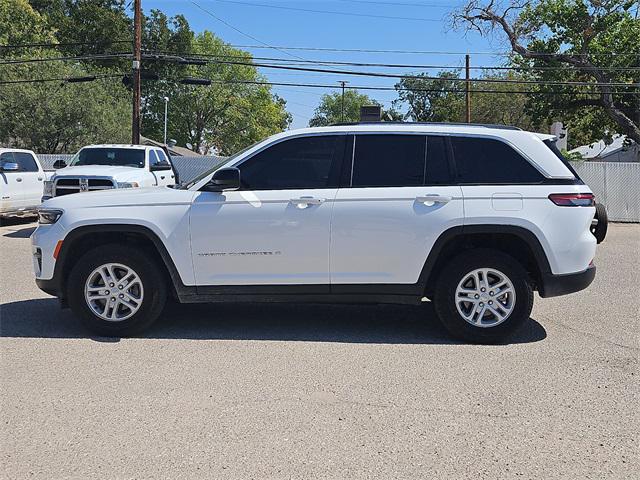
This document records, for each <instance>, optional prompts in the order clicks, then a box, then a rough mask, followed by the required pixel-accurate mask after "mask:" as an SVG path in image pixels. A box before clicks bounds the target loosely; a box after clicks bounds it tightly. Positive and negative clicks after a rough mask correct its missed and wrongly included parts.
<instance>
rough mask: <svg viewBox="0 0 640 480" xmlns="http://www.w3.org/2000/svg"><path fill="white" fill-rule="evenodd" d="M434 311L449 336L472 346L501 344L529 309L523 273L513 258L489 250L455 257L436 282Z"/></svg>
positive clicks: (530, 299)
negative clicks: (473, 344)
mask: <svg viewBox="0 0 640 480" xmlns="http://www.w3.org/2000/svg"><path fill="white" fill-rule="evenodd" d="M434 303H435V309H436V312H437V314H438V317H439V318H440V320H441V321H442V323H443V324H444V326H445V328H446V329H447V330H448V331H449V332H450V333H451V334H452V335H454V336H456V337H458V338H462V339H464V340H466V341H470V342H474V343H495V342H500V341H503V340H504V339H505V338H506V337H508V336H509V335H511V334H512V333H513V332H514V331H516V330H517V329H518V328H520V327H521V326H522V325H523V323H524V322H525V321H526V320H527V319H528V318H529V315H530V313H531V309H532V308H533V290H532V288H531V284H530V281H529V276H528V274H527V272H526V271H525V270H524V268H522V266H521V265H520V263H519V262H518V261H516V260H515V259H514V258H512V257H510V256H508V255H505V254H503V253H502V252H499V251H496V250H490V249H474V250H469V251H467V252H464V253H462V254H460V255H458V256H457V257H455V258H454V259H453V260H452V261H451V262H450V263H449V264H448V265H447V266H446V267H445V268H444V270H443V272H442V274H441V275H440V277H439V279H438V284H437V287H436V291H435V296H434Z"/></svg>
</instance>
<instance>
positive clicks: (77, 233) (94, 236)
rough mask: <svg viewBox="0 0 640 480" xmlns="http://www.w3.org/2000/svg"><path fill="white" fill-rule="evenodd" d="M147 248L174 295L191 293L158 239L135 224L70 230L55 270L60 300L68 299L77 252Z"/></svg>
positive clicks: (103, 225)
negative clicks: (106, 247) (104, 247)
mask: <svg viewBox="0 0 640 480" xmlns="http://www.w3.org/2000/svg"><path fill="white" fill-rule="evenodd" d="M123 241H125V242H126V243H127V245H134V246H139V247H142V248H144V251H145V252H147V253H149V254H151V255H152V256H154V257H155V258H156V259H157V260H159V261H160V264H161V266H162V268H163V270H164V271H165V272H166V274H167V279H168V280H169V282H170V286H171V287H172V288H173V293H174V294H175V295H178V296H179V295H180V294H181V293H184V292H185V291H186V290H188V287H186V286H185V285H184V283H183V281H182V278H181V277H180V274H179V272H178V269H177V268H176V265H175V263H174V262H173V259H172V258H171V255H170V254H169V252H168V250H167V248H166V246H165V245H164V243H163V242H162V240H161V239H160V238H159V237H158V235H157V234H156V233H155V232H154V231H153V230H151V229H150V228H148V227H146V226H142V225H135V224H102V225H84V226H80V227H77V228H75V229H73V230H71V231H70V232H69V233H68V234H67V235H66V236H65V238H64V241H63V242H62V247H61V249H60V252H59V254H58V259H57V261H56V265H55V269H54V279H56V284H57V285H56V290H57V292H58V296H59V297H60V298H61V299H64V298H65V297H66V285H67V280H68V278H69V274H70V272H71V269H72V268H73V266H74V265H75V263H76V261H77V260H78V258H79V255H75V252H78V251H79V252H83V253H84V252H85V251H87V250H89V249H92V248H95V247H99V246H100V245H107V244H113V243H122V242H123Z"/></svg>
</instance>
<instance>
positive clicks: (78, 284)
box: [67, 245, 167, 336]
mask: <svg viewBox="0 0 640 480" xmlns="http://www.w3.org/2000/svg"><path fill="white" fill-rule="evenodd" d="M67 285H68V288H67V296H68V299H69V306H70V307H71V309H72V310H73V312H74V313H75V314H76V315H77V316H78V317H80V320H81V321H82V322H83V323H84V325H85V326H86V327H87V328H89V329H90V330H92V331H94V332H96V333H98V334H100V335H105V336H129V335H133V334H135V333H138V332H140V331H142V330H144V329H145V328H147V327H148V326H150V325H151V324H152V323H153V322H154V321H155V320H156V319H157V318H158V317H159V316H160V314H161V313H162V310H163V308H164V305H165V302H166V297H167V287H166V283H165V276H164V275H163V272H162V270H161V269H160V268H159V267H158V265H157V264H156V262H155V261H154V260H153V259H152V258H150V257H149V256H147V255H146V254H145V253H144V252H143V251H141V250H138V249H136V248H131V247H124V246H121V245H104V246H101V247H97V248H95V249H93V250H90V251H89V252H87V253H86V254H85V255H83V256H82V257H81V258H80V259H79V260H78V262H77V263H76V264H75V265H74V267H73V269H72V270H71V273H70V275H69V281H68V283H67Z"/></svg>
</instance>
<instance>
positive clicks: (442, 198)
mask: <svg viewBox="0 0 640 480" xmlns="http://www.w3.org/2000/svg"><path fill="white" fill-rule="evenodd" d="M416 200H417V201H418V202H421V203H424V204H425V205H426V206H427V207H431V206H432V205H435V204H436V203H449V202H450V201H451V200H453V197H450V196H448V195H438V194H436V193H430V194H428V195H422V196H419V197H416Z"/></svg>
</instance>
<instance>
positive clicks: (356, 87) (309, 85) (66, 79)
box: [0, 73, 638, 96]
mask: <svg viewBox="0 0 640 480" xmlns="http://www.w3.org/2000/svg"><path fill="white" fill-rule="evenodd" d="M125 75H126V74H123V73H118V74H106V75H92V76H90V77H58V78H45V79H21V80H3V81H0V85H7V84H21V83H44V82H63V81H64V82H71V83H73V82H74V80H76V81H77V80H78V79H89V78H91V79H103V78H122V77H124V76H125ZM461 80H463V81H464V79H461ZM166 81H176V80H175V79H173V80H171V79H167V80H166ZM209 81H210V82H211V83H215V84H229V85H238V84H240V85H265V86H274V87H303V88H327V89H340V88H342V87H341V86H340V85H337V84H317V83H297V82H269V81H259V80H218V79H210V80H209ZM345 88H346V89H351V90H372V91H375V90H377V91H396V92H398V91H411V92H432V93H437V92H444V93H460V94H464V93H465V90H463V89H453V88H441V89H424V88H415V89H414V88H411V89H409V88H399V87H398V88H397V87H383V86H371V85H348V86H345ZM471 93H487V94H536V95H573V96H576V95H591V96H599V93H597V92H566V91H565V92H557V91H556V92H549V91H546V92H545V91H538V90H489V89H473V88H472V89H471ZM612 93H613V94H614V95H636V96H637V95H638V94H637V93H633V92H612Z"/></svg>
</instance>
